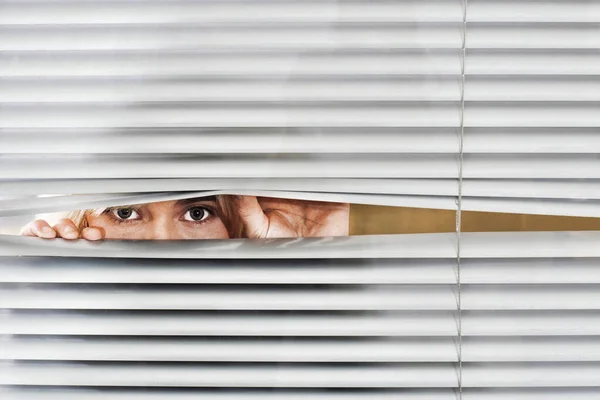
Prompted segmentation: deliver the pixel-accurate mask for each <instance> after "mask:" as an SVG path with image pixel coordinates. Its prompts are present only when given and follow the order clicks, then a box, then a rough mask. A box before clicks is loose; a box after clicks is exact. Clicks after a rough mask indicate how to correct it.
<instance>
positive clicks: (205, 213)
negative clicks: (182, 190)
mask: <svg viewBox="0 0 600 400" xmlns="http://www.w3.org/2000/svg"><path fill="white" fill-rule="evenodd" d="M210 214H211V212H210V211H209V210H208V209H207V208H204V207H192V208H190V209H189V210H187V211H186V213H185V215H184V216H183V219H184V220H186V221H191V222H200V221H204V220H205V219H207V218H208V217H210Z"/></svg>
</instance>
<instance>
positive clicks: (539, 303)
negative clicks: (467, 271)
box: [461, 285, 600, 310]
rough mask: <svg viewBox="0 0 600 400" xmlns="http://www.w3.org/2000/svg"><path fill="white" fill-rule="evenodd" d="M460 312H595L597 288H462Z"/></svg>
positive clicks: (599, 304)
mask: <svg viewBox="0 0 600 400" xmlns="http://www.w3.org/2000/svg"><path fill="white" fill-rule="evenodd" d="M461 304H462V308H463V309H464V310H598V309H600V285H514V286H513V285H469V286H465V285H463V286H462V296H461Z"/></svg>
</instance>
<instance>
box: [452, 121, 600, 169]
mask: <svg viewBox="0 0 600 400" xmlns="http://www.w3.org/2000/svg"><path fill="white" fill-rule="evenodd" d="M598 115H599V116H600V113H599V114H598ZM463 177H465V178H488V179H498V178H538V179H561V178H564V179H566V178H573V179H587V178H592V179H593V178H600V158H599V157H598V155H597V154H577V155H576V154H523V155H521V154H494V155H489V154H488V155H485V154H466V155H465V156H464V166H463Z"/></svg>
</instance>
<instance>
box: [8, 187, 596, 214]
mask: <svg viewBox="0 0 600 400" xmlns="http://www.w3.org/2000/svg"><path fill="white" fill-rule="evenodd" d="M216 195H235V196H237V195H240V196H258V197H273V198H280V199H293V200H307V201H325V202H334V203H351V204H371V205H381V206H390V207H417V208H437V209H443V210H455V209H456V201H455V199H454V198H453V197H444V196H394V195H378V194H360V193H318V192H281V191H265V190H218V191H207V192H185V194H181V193H178V192H173V193H164V194H162V193H159V194H150V193H149V194H145V195H141V196H131V197H121V196H116V197H115V198H114V199H110V200H101V201H87V200H86V199H85V198H83V199H79V200H78V198H77V197H76V196H74V197H73V198H71V199H70V200H69V198H68V197H70V196H59V197H61V198H62V197H65V198H66V199H65V201H63V202H60V201H57V202H54V200H56V199H58V197H52V198H44V201H41V200H40V201H38V199H35V200H30V199H19V200H9V201H5V202H0V203H3V204H0V206H1V205H6V204H8V205H10V207H11V208H10V209H5V210H1V211H0V217H12V216H19V215H29V216H34V215H36V214H39V213H47V212H56V211H58V212H68V211H70V210H73V209H94V208H102V207H108V206H119V205H131V204H144V203H147V202H155V201H167V200H176V199H181V198H194V197H196V198H197V197H206V196H216ZM18 201H21V202H22V203H23V204H22V205H19V204H18ZM33 204H39V207H38V206H34V205H33ZM594 211H595V210H594ZM50 217H51V218H54V217H56V215H52V216H50ZM42 218H43V217H42Z"/></svg>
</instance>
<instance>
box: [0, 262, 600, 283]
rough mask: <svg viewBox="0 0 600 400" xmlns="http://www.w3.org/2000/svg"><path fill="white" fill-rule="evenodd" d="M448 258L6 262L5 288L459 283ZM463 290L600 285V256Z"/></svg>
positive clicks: (489, 266) (491, 265) (509, 268)
mask: <svg viewBox="0 0 600 400" xmlns="http://www.w3.org/2000/svg"><path fill="white" fill-rule="evenodd" d="M456 272H457V271H456V262H455V260H453V259H448V260H442V259H440V260H394V259H382V260H377V259H376V260H327V261H324V262H322V261H318V260H311V261H310V262H306V261H304V262H303V261H302V260H297V261H293V262H290V261H278V260H247V261H235V262H231V263H227V262H225V261H221V262H215V261H212V260H206V261H202V262H198V261H193V262H190V261H187V260H169V261H160V260H135V259H134V260H127V261H125V260H121V259H114V260H113V259H97V258H83V259H80V258H60V259H57V258H43V257H39V258H31V257H27V258H4V259H0V276H1V281H2V282H4V283H148V284H150V283H154V284H177V283H179V284H194V283H195V284H454V283H456V282H457V276H456ZM461 283H463V284H577V283H580V284H592V283H594V284H600V268H599V267H598V259H597V258H589V259H576V260H571V259H548V260H542V259H539V260H536V259H508V260H485V259H482V260H479V259H467V260H462V261H461Z"/></svg>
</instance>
